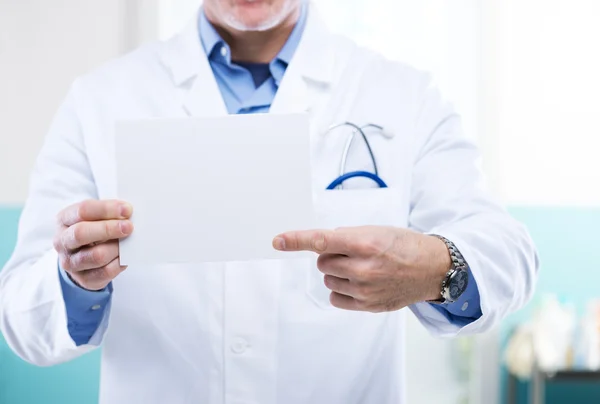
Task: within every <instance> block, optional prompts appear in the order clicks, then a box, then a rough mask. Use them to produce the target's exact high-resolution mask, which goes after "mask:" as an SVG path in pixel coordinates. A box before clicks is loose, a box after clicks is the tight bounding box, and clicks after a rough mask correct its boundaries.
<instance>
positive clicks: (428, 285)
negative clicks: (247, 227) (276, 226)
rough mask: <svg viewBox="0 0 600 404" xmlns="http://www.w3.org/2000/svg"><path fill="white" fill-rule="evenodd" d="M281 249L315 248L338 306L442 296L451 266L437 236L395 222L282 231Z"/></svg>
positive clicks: (379, 307) (388, 304) (386, 305)
mask: <svg viewBox="0 0 600 404" xmlns="http://www.w3.org/2000/svg"><path fill="white" fill-rule="evenodd" d="M273 247H274V248H275V249H277V250H280V251H314V252H315V253H317V254H319V258H318V260H317V267H318V268H319V270H320V271H321V272H323V273H324V274H325V286H327V288H329V289H330V290H331V291H332V293H331V298H330V300H331V304H332V305H333V306H335V307H338V308H340V309H346V310H357V311H369V312H374V313H378V312H386V311H395V310H399V309H401V308H403V307H406V306H408V305H411V304H414V303H418V302H423V301H430V300H436V299H439V298H440V292H441V284H442V281H443V279H444V277H445V275H446V272H447V271H448V269H450V267H451V260H450V254H449V253H448V249H447V248H446V245H445V244H444V243H443V242H442V241H441V240H439V239H438V238H437V237H433V236H428V235H424V234H420V233H416V232H413V231H411V230H406V229H401V228H394V227H377V226H366V227H351V228H340V229H336V230H307V231H294V232H289V233H284V234H281V235H279V236H277V237H276V238H275V239H274V240H273Z"/></svg>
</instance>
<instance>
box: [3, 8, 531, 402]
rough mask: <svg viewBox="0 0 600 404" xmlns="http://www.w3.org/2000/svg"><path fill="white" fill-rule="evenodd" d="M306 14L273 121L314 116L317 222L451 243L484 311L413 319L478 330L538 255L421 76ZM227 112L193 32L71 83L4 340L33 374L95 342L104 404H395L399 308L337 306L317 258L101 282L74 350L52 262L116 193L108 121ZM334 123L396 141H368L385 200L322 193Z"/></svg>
mask: <svg viewBox="0 0 600 404" xmlns="http://www.w3.org/2000/svg"><path fill="white" fill-rule="evenodd" d="M309 14H310V15H309V18H308V22H307V26H306V31H305V34H304V37H303V39H302V41H301V43H300V45H299V48H298V50H297V53H296V55H295V56H294V58H293V61H292V62H291V64H290V66H289V68H288V70H287V72H286V74H285V77H284V79H283V81H282V83H281V86H280V88H279V91H278V93H277V96H276V99H275V101H274V104H273V106H272V113H284V112H298V111H307V112H308V113H309V114H310V116H311V122H312V134H311V143H312V157H311V158H312V164H313V171H314V178H313V181H314V191H315V200H316V204H317V209H318V211H319V212H320V214H321V218H322V220H323V223H322V224H323V225H324V226H339V225H346V226H348V225H361V224H387V225H395V226H400V227H410V228H412V229H416V230H419V231H423V232H432V233H438V234H442V235H445V236H446V237H448V238H449V239H451V240H453V241H454V242H455V243H456V245H457V246H458V248H459V249H460V250H461V251H462V253H463V254H464V256H465V257H466V259H467V260H468V262H469V263H470V265H471V268H472V271H473V275H474V277H475V279H476V281H477V284H478V287H479V291H480V295H481V308H482V312H483V316H482V317H481V318H480V319H479V320H477V321H475V322H473V323H471V324H469V325H467V326H465V327H462V328H461V327H459V326H456V325H453V324H451V323H450V322H449V321H448V320H446V318H445V317H444V316H442V315H441V314H440V313H439V312H438V311H436V310H435V309H433V308H431V307H430V306H429V305H428V304H426V303H421V304H417V305H415V306H414V307H411V310H412V312H413V313H414V315H416V316H417V317H418V319H419V320H420V322H421V323H422V324H423V326H424V327H426V328H427V329H428V330H429V331H430V332H431V333H432V334H434V335H437V336H455V335H459V334H460V335H465V334H472V333H476V332H481V331H484V330H487V329H489V328H490V327H492V326H493V325H495V324H497V323H498V321H499V320H500V319H502V318H503V317H504V316H505V315H507V314H508V313H510V312H512V311H514V310H516V309H518V308H519V307H521V306H522V305H523V304H524V303H525V302H526V301H527V300H528V299H529V298H530V296H531V294H532V290H533V287H534V283H535V277H536V271H537V259H536V255H535V251H534V248H533V247H532V243H531V241H530V239H529V237H528V235H527V233H526V231H525V230H524V228H523V227H522V226H521V225H519V224H518V223H516V222H515V221H514V220H513V219H511V217H510V216H509V215H508V214H507V213H506V212H505V211H504V210H503V209H502V208H501V207H499V206H498V205H497V204H496V203H494V202H493V201H492V200H491V199H490V196H489V195H488V194H487V192H486V191H485V189H484V185H483V181H482V174H481V172H480V169H479V167H478V164H477V163H478V159H479V154H478V151H477V149H476V148H475V146H474V145H473V144H472V143H471V142H469V141H468V140H467V139H465V138H464V137H463V134H462V133H461V127H460V120H459V117H458V116H457V115H456V114H455V113H454V112H453V110H452V109H451V108H450V107H449V106H448V105H447V104H446V103H444V102H443V101H442V99H441V97H440V95H439V94H438V92H437V91H436V89H435V88H434V87H433V86H432V83H431V80H430V77H429V76H428V75H426V74H423V73H421V72H418V71H416V70H413V69H411V68H409V67H407V66H404V65H402V64H398V63H395V62H391V61H388V60H386V59H384V58H383V57H381V56H380V55H377V54H374V53H373V52H371V51H369V50H366V49H362V48H359V47H357V46H356V45H355V44H354V43H352V42H351V41H349V40H347V39H344V38H342V37H338V36H336V35H333V34H331V33H329V32H328V31H327V30H326V28H325V26H324V24H323V23H322V21H320V19H319V18H318V16H316V15H315V13H314V12H313V10H311V12H310V13H309ZM223 114H226V109H225V105H224V102H223V100H222V98H221V95H220V92H219V89H218V87H217V84H216V81H215V79H214V78H213V75H212V72H211V69H210V66H209V64H208V62H207V59H206V57H205V55H204V52H203V50H202V47H201V44H200V42H199V40H198V31H197V28H196V24H190V26H189V27H188V28H187V29H186V30H185V31H184V32H182V33H181V34H180V35H178V36H176V37H174V38H173V39H172V40H170V41H168V42H165V43H154V44H150V45H148V46H145V47H143V48H141V49H139V50H137V51H135V52H133V53H132V54H130V55H128V56H125V57H123V58H121V59H119V60H116V61H113V62H111V63H109V64H107V65H106V66H104V67H102V68H100V69H98V70H97V71H95V72H93V73H91V74H89V75H87V76H85V77H82V78H80V79H78V80H77V81H76V82H75V83H74V85H73V86H72V88H71V90H70V92H69V94H68V97H67V99H66V101H65V103H64V105H63V106H62V107H61V108H60V111H59V112H58V114H57V117H56V119H55V121H54V123H53V125H52V127H51V130H50V132H49V134H48V137H47V140H46V142H45V144H44V146H43V149H42V151H41V153H40V155H39V158H38V160H37V165H36V167H35V170H34V172H33V176H32V179H31V190H30V195H29V199H28V200H27V203H26V205H25V209H24V212H23V216H22V219H21V223H20V229H19V239H18V245H17V247H16V250H15V253H14V255H13V257H12V259H11V260H10V262H9V263H8V264H7V266H6V268H5V269H4V271H3V272H2V273H1V275H0V329H1V331H2V333H3V334H4V336H5V338H6V340H7V342H8V344H9V345H10V346H11V347H12V349H13V350H14V351H15V352H16V353H17V354H18V355H20V356H21V357H22V358H23V359H25V360H26V361H28V362H31V363H34V364H37V365H42V366H48V365H53V364H57V363H61V362H64V361H67V360H70V359H72V358H75V357H77V356H79V355H82V354H84V353H86V352H88V351H90V350H92V349H94V348H96V347H97V346H98V345H100V344H101V345H102V347H103V351H102V372H101V402H102V403H107V404H108V403H110V404H119V403H122V404H126V403H127V404H128V403H209V404H217V403H218V404H221V403H227V404H250V403H253V404H276V403H277V404H300V403H302V404H304V403H327V404H331V403H343V404H353V403H356V404H358V403H373V404H386V403H389V404H392V403H394V404H396V403H402V402H403V400H404V399H403V396H404V392H405V386H404V385H403V380H404V374H403V369H404V366H403V365H404V364H403V361H404V331H403V327H404V316H405V315H406V314H407V313H408V312H407V310H401V311H399V312H394V313H386V314H370V313H357V312H349V311H341V310H338V309H334V308H333V307H331V306H330V305H329V303H328V292H327V290H326V289H325V287H324V286H323V284H322V277H321V275H320V272H319V271H318V270H317V269H316V259H312V260H305V261H290V262H288V261H266V262H253V263H243V264H242V263H228V264H211V265H173V266H162V267H160V266H156V267H143V268H142V267H135V266H131V267H129V268H128V270H127V271H125V272H124V273H123V274H122V275H121V276H119V277H118V278H117V279H116V280H115V281H114V294H113V297H112V302H111V305H110V306H109V307H108V308H107V310H106V314H105V317H104V319H103V322H102V324H101V326H100V328H99V329H98V331H97V332H96V334H95V335H94V337H93V338H92V341H91V342H90V345H86V346H81V347H76V346H75V344H74V343H73V341H72V340H71V338H70V336H69V334H68V331H67V317H66V314H65V304H64V301H63V297H62V292H61V286H60V283H59V274H58V271H57V253H56V252H55V251H54V250H53V249H52V238H53V235H54V233H55V220H56V219H55V216H56V214H57V212H59V211H60V210H61V209H63V208H64V207H66V206H68V205H70V204H72V203H75V202H79V201H82V200H85V199H88V198H100V199H108V198H116V197H118V195H117V194H116V173H115V157H114V147H115V139H114V131H113V130H114V125H115V122H116V121H119V120H127V119H139V118H154V117H185V116H214V115H223ZM343 121H350V122H354V123H358V124H366V123H374V124H378V125H382V126H384V127H385V128H386V130H387V131H388V132H390V133H393V134H394V135H395V136H394V137H393V138H392V139H388V138H385V137H383V136H380V135H377V134H376V133H375V134H372V135H371V143H372V146H373V149H374V153H375V155H376V156H377V159H378V165H379V170H380V173H381V176H382V177H383V178H384V179H385V180H386V182H387V183H388V185H389V187H390V188H389V189H387V190H380V189H367V190H361V191H358V192H350V191H338V192H339V194H336V195H335V196H333V195H328V194H325V193H324V192H323V191H322V190H324V189H325V187H326V186H327V185H328V183H329V182H330V181H332V180H333V179H334V178H335V177H336V176H337V173H338V170H339V162H340V157H341V153H342V150H343V147H344V143H345V141H346V139H347V136H348V132H347V131H346V132H344V131H340V132H335V133H330V134H329V135H323V131H324V129H325V128H327V127H328V126H329V125H331V124H334V123H340V122H343ZM281 135H282V136H285V133H282V134H281ZM357 143H358V142H357ZM140 148H141V150H143V145H140ZM353 153H354V155H353V157H351V160H353V159H354V161H360V163H359V164H357V166H360V165H364V168H366V169H368V168H369V167H370V161H369V160H368V159H367V157H366V155H365V153H364V150H363V151H362V152H361V151H360V149H359V148H357V149H356V151H355V152H353ZM361 153H362V154H361ZM157 164H160V162H157ZM157 192H160V190H157ZM206 192H210V191H209V190H207V191H206ZM331 192H334V191H331ZM342 192H343V195H342V194H341V193H342ZM198 208H199V209H201V208H202V207H201V206H199V207H198ZM234 218H235V212H232V220H234ZM165 242H166V243H168V242H171V241H170V240H165ZM231 247H232V248H235V246H231ZM199 248H201V246H199ZM423 355H427V353H426V352H423ZM433 371H435V370H433ZM65 383H67V381H65ZM432 388H435V386H432Z"/></svg>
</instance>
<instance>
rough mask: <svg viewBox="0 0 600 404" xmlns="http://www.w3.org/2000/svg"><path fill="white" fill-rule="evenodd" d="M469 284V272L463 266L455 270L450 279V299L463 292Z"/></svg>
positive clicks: (453, 299) (454, 298)
mask: <svg viewBox="0 0 600 404" xmlns="http://www.w3.org/2000/svg"><path fill="white" fill-rule="evenodd" d="M468 285H469V273H468V272H467V270H466V269H465V268H460V269H458V270H457V271H456V273H455V274H454V276H453V277H452V279H451V280H450V288H449V292H450V300H452V301H456V300H457V299H458V298H459V297H460V295H462V294H463V293H464V291H465V290H466V289H467V286H468Z"/></svg>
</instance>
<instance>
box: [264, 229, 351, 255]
mask: <svg viewBox="0 0 600 404" xmlns="http://www.w3.org/2000/svg"><path fill="white" fill-rule="evenodd" d="M273 247H274V248H275V249H276V250H279V251H313V252H315V253H317V254H324V253H330V254H346V253H347V252H348V248H347V243H346V240H345V237H343V235H342V234H341V232H340V231H337V230H303V231H291V232H287V233H283V234H280V235H279V236H277V237H275V239H274V240H273Z"/></svg>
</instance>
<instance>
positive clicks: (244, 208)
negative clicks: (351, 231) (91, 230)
mask: <svg viewBox="0 0 600 404" xmlns="http://www.w3.org/2000/svg"><path fill="white" fill-rule="evenodd" d="M116 158H117V177H118V178H117V180H118V197H119V199H122V200H125V201H128V202H130V203H131V204H132V205H133V208H134V214H133V217H132V221H133V224H134V232H133V234H132V235H131V236H130V237H129V238H127V239H125V240H122V241H121V243H120V256H121V264H122V265H142V264H147V265H148V264H152V265H160V264H170V263H201V262H220V261H221V262H222V261H247V260H260V259H275V258H292V257H294V256H296V257H298V256H299V255H302V254H297V253H292V254H287V253H282V252H278V251H276V250H274V249H273V247H272V245H271V242H272V239H273V237H275V236H276V235H277V234H279V233H282V232H285V231H289V230H303V229H309V228H312V227H313V226H314V224H315V211H314V207H313V202H312V191H311V166H310V145H309V122H308V116H307V115H305V114H287V115H271V114H259V115H230V116H224V117H216V118H182V119H160V120H146V121H136V122H122V123H119V124H118V125H117V128H116Z"/></svg>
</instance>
